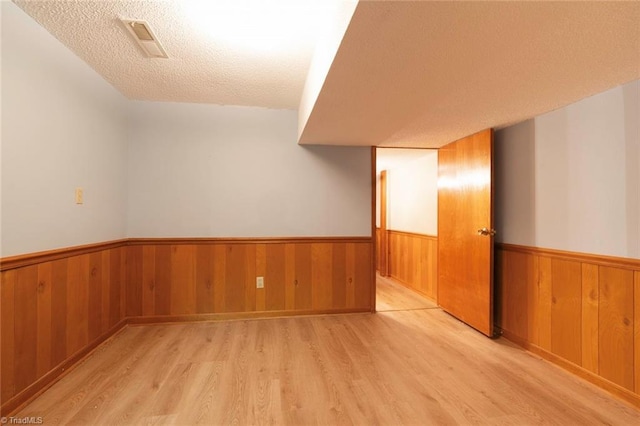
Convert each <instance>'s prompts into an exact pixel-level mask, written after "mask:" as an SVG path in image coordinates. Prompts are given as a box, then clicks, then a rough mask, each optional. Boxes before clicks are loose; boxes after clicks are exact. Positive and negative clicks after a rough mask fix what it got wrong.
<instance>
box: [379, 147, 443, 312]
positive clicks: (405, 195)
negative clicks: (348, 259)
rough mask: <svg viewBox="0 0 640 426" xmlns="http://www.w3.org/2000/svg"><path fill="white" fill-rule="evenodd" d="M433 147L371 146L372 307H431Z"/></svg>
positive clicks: (434, 250) (434, 226) (434, 270)
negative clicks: (373, 170)
mask: <svg viewBox="0 0 640 426" xmlns="http://www.w3.org/2000/svg"><path fill="white" fill-rule="evenodd" d="M437 168H438V152H437V150H434V149H404V148H376V195H375V197H376V204H375V209H376V214H375V216H376V219H375V228H376V229H375V240H376V259H375V260H376V277H377V279H376V294H377V296H376V310H377V311H388V310H404V309H424V308H433V307H436V306H437V305H436V295H437V197H438V196H437V194H438V190H437V177H438V172H437Z"/></svg>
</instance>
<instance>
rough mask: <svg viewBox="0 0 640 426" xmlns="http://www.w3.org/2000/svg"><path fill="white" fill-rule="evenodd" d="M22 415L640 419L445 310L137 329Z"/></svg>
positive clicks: (90, 418)
mask: <svg viewBox="0 0 640 426" xmlns="http://www.w3.org/2000/svg"><path fill="white" fill-rule="evenodd" d="M383 286H384V284H383V285H382V286H381V289H382V288H384V287H383ZM382 299H383V300H384V297H383V298H382ZM387 303H388V300H387ZM389 306H392V305H389ZM392 307H393V306H392ZM396 308H397V306H396ZM15 416H16V417H24V416H42V417H43V420H44V424H46V425H52V424H75V425H119V424H122V425H125V424H126V425H152V424H153V425H163V424H173V425H192V424H205V425H219V424H220V425H222V424H239V425H249V424H286V425H312V424H318V425H334V424H358V425H369V424H382V425H401V424H405V425H440V424H443V425H448V424H465V425H466V424H500V425H503V424H514V425H528V424H560V425H574V424H575V425H578V424H580V425H587V424H609V425H637V424H639V422H640V411H638V410H636V409H635V408H633V407H631V406H629V405H627V404H626V403H624V402H622V401H620V400H618V399H616V398H614V397H612V396H609V394H607V393H605V392H604V391H602V390H600V389H598V388H596V387H595V386H593V385H591V384H589V383H587V382H585V381H583V380H581V379H579V378H577V377H575V376H572V375H571V374H569V373H567V372H565V371H563V370H561V369H559V368H557V367H555V366H553V365H551V364H549V363H547V362H545V361H542V360H540V359H538V358H537V357H535V356H533V355H531V354H530V353H528V352H525V351H523V350H521V349H520V348H518V347H515V346H514V345H512V344H510V343H509V342H507V341H505V340H503V339H499V340H490V339H488V338H486V337H484V336H483V335H481V334H480V333H478V332H476V331H474V330H472V329H470V328H469V327H467V326H465V325H463V324H462V323H460V322H459V321H457V320H455V319H453V318H452V317H450V316H449V315H447V314H446V313H444V312H443V311H441V310H440V309H433V308H431V309H415V308H412V309H411V310H396V311H388V312H379V313H377V314H373V315H372V314H351V315H334V316H317V317H294V318H278V319H264V320H237V321H221V322H209V323H191V324H168V325H157V326H135V327H133V326H130V327H127V328H126V329H124V330H123V331H122V332H121V333H120V334H118V335H117V336H115V337H114V338H113V339H111V340H109V341H107V342H106V343H105V344H103V345H102V346H101V347H99V348H98V349H97V350H96V351H95V352H94V353H93V354H92V355H91V356H90V357H88V358H87V359H86V360H85V361H84V362H83V363H82V364H81V365H79V366H78V367H77V368H75V369H74V370H73V371H71V372H70V373H69V374H68V375H67V376H65V377H64V378H63V379H62V380H60V381H59V382H58V383H56V384H55V385H54V386H53V387H52V388H50V389H49V390H48V391H46V392H45V393H44V394H42V395H41V396H40V397H39V398H37V399H36V400H35V401H33V402H32V403H31V404H30V405H28V406H27V407H26V408H24V409H23V410H21V411H20V412H19V413H17V414H15Z"/></svg>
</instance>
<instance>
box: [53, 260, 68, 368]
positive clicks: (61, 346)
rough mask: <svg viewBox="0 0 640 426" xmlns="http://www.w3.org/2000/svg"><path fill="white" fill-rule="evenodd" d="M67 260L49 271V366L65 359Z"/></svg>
mask: <svg viewBox="0 0 640 426" xmlns="http://www.w3.org/2000/svg"><path fill="white" fill-rule="evenodd" d="M68 263H69V259H60V260H56V261H54V262H53V265H52V270H51V275H52V277H51V286H52V288H51V312H52V313H53V314H52V318H51V365H52V366H55V365H58V364H60V363H61V362H62V361H64V360H65V359H66V358H67V277H68V275H69V267H68Z"/></svg>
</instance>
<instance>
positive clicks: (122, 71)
mask: <svg viewBox="0 0 640 426" xmlns="http://www.w3.org/2000/svg"><path fill="white" fill-rule="evenodd" d="M14 2H15V3H16V4H17V5H18V6H19V7H21V8H22V9H23V10H24V11H26V12H27V13H28V14H29V15H31V16H32V17H33V18H34V19H35V20H36V21H37V22H38V23H40V24H41V25H42V26H43V27H45V28H46V29H47V30H48V31H49V32H50V33H52V34H53V35H54V36H55V37H56V38H58V39H59V40H60V41H62V42H63V43H64V44H65V45H67V46H68V47H69V48H70V49H71V50H73V51H74V52H75V53H76V54H77V55H78V56H79V57H80V58H82V59H83V60H84V61H85V62H87V63H88V64H89V65H90V66H91V67H93V68H94V69H95V70H96V71H97V72H98V73H99V74H101V75H102V76H103V77H104V78H105V79H106V80H107V81H109V82H110V83H111V84H112V85H113V86H115V87H116V88H117V89H118V90H119V91H120V92H122V93H123V94H124V95H125V96H126V97H128V98H130V99H137V100H153V101H178V102H203V103H214V104H223V105H224V104H232V105H252V106H262V107H269V108H289V109H296V108H297V107H298V103H299V101H300V95H301V92H302V89H303V86H304V82H305V77H306V74H307V70H308V67H309V62H310V60H311V56H312V53H313V48H314V46H315V43H316V37H317V36H318V34H321V31H320V30H321V29H322V25H323V22H324V21H323V20H325V19H330V17H331V12H332V7H335V3H336V1H335V0H332V1H327V0H211V1H208V0H155V1H140V0H136V1H90V0H76V1H57V0H56V1H51V0H49V1H28V0H27V1H25V0H14ZM118 18H125V19H139V20H146V21H148V22H149V24H150V26H151V28H152V30H153V31H154V32H155V34H156V36H157V38H158V39H159V41H160V42H161V43H162V45H163V46H164V48H165V49H166V51H167V53H168V54H169V59H147V58H145V57H144V56H143V54H142V53H141V51H140V50H139V48H138V46H137V45H136V44H134V43H133V41H132V37H131V36H130V35H129V34H128V33H127V31H126V30H125V28H124V27H123V26H122V24H121V23H120V22H119V20H118ZM256 31H257V32H256Z"/></svg>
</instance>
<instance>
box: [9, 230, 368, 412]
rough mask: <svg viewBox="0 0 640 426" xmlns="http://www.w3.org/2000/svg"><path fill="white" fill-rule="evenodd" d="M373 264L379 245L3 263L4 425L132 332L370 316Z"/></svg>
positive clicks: (78, 252) (171, 247) (115, 250)
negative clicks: (170, 325)
mask: <svg viewBox="0 0 640 426" xmlns="http://www.w3.org/2000/svg"><path fill="white" fill-rule="evenodd" d="M373 256H374V250H373V241H372V238H370V237H365V238H359V237H345V238H341V237H340V238H259V239H209V238H187V239H180V238H172V239H124V240H119V241H110V242H106V243H100V244H92V245H87V246H80V247H71V248H68V249H60V250H52V251H48V252H42V253H33V254H27V255H21V256H14V257H10V258H4V259H1V260H0V271H1V272H0V274H1V276H0V283H1V292H0V310H1V321H2V323H1V326H0V327H1V330H0V332H1V335H0V343H1V354H0V356H1V357H2V358H1V362H0V387H1V389H2V393H1V403H2V406H1V409H0V415H3V416H6V415H8V414H9V413H11V412H13V411H15V410H16V409H17V408H18V407H20V406H21V405H23V404H24V403H26V402H27V401H29V400H30V399H32V398H33V397H35V396H36V395H38V394H39V393H40V392H42V391H43V390H44V389H46V388H47V387H48V386H50V385H51V384H52V383H54V382H55V381H56V380H58V379H59V378H60V377H61V376H62V375H63V374H64V373H65V372H66V371H68V370H69V369H70V368H71V367H72V366H73V365H74V364H75V363H77V362H78V361H79V360H80V359H82V358H83V357H84V356H86V355H87V354H88V353H89V352H91V351H92V350H93V349H94V348H96V347H97V346H98V345H99V344H100V343H102V342H104V341H105V340H106V339H107V338H109V337H110V336H112V335H113V334H115V333H116V332H117V331H118V330H120V329H121V328H123V327H124V326H125V325H126V324H128V323H151V322H164V321H197V320H211V319H220V318H243V317H244V318H246V317H267V316H278V315H303V314H320V313H340V312H370V311H372V310H373V308H374V307H373V306H372V303H373V302H372V300H373V299H372V294H373V289H374V271H373V268H372V265H373ZM258 276H262V277H264V288H263V289H257V288H256V277H258Z"/></svg>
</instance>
